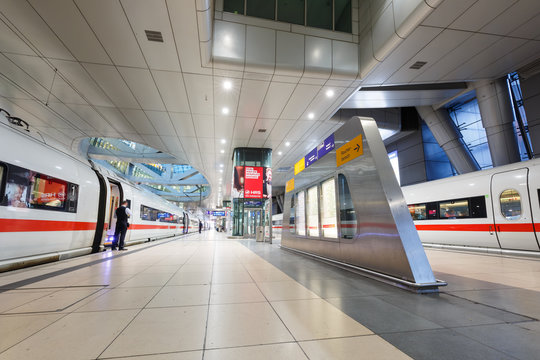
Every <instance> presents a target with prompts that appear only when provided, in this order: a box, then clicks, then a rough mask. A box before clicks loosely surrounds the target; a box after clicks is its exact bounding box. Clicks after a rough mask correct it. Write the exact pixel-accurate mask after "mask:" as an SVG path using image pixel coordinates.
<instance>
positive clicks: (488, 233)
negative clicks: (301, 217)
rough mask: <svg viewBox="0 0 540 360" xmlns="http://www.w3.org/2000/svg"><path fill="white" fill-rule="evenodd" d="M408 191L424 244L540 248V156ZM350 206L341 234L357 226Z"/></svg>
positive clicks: (277, 219)
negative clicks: (536, 158)
mask: <svg viewBox="0 0 540 360" xmlns="http://www.w3.org/2000/svg"><path fill="white" fill-rule="evenodd" d="M402 191H403V195H404V196H405V200H406V202H407V204H408V207H409V211H410V213H411V216H412V218H413V221H414V224H415V226H416V229H417V230H418V234H419V236H420V240H421V241H422V242H423V243H424V244H432V245H434V246H443V247H444V246H449V247H455V248H459V247H462V248H463V249H471V250H472V249H474V248H476V249H478V250H482V251H486V252H508V253H512V252H516V251H529V252H540V245H539V243H540V242H539V240H540V159H538V160H529V161H525V162H520V163H515V164H510V165H505V166H500V167H497V168H494V169H488V170H482V171H477V172H473V173H469V174H464V175H459V176H454V177H450V178H446V179H442V180H436V181H429V182H425V183H422V184H417V185H412V186H405V187H403V188H402ZM345 208H346V209H345V210H342V211H341V212H342V214H341V215H340V216H338V217H339V219H338V222H339V224H338V228H339V230H340V232H341V234H340V236H339V238H350V237H352V235H351V234H353V233H354V228H355V227H356V226H357V219H356V216H354V209H352V205H351V204H349V205H346V206H345ZM349 213H350V214H349ZM282 219H283V215H282V214H277V215H274V216H272V227H273V231H274V233H275V234H278V233H279V234H281V228H282V222H283V220H282ZM292 226H294V225H292Z"/></svg>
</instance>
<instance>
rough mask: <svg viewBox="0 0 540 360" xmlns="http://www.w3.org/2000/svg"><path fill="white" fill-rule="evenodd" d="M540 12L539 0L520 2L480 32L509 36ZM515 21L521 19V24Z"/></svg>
mask: <svg viewBox="0 0 540 360" xmlns="http://www.w3.org/2000/svg"><path fill="white" fill-rule="evenodd" d="M539 12H540V2H539V1H538V0H519V1H518V2H517V3H514V5H512V6H511V7H510V8H508V9H507V10H506V11H505V12H504V13H502V14H501V15H499V16H498V17H497V18H495V19H494V20H493V21H492V22H490V23H489V24H487V25H486V26H484V27H483V28H482V29H481V30H480V31H481V32H482V33H488V34H499V35H507V34H509V33H510V32H512V31H513V30H515V29H516V28H517V27H519V25H520V23H523V22H527V21H528V20H530V19H532V18H533V17H535V16H537V15H538V13H539ZM514 19H520V22H517V21H514Z"/></svg>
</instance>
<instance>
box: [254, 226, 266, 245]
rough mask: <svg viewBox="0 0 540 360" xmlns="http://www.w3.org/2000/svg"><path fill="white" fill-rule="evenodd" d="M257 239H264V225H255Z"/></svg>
mask: <svg viewBox="0 0 540 360" xmlns="http://www.w3.org/2000/svg"><path fill="white" fill-rule="evenodd" d="M256 235H257V236H256V238H257V241H260V242H263V241H264V226H257V234H256Z"/></svg>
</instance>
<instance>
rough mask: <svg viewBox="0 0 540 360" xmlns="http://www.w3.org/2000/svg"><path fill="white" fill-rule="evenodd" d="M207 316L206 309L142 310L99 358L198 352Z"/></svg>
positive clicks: (201, 307) (198, 307)
mask: <svg viewBox="0 0 540 360" xmlns="http://www.w3.org/2000/svg"><path fill="white" fill-rule="evenodd" d="M206 314H207V307H206V306H195V307H178V308H159V309H144V310H142V311H141V312H140V313H139V314H138V315H137V317H136V318H135V319H134V320H133V322H131V323H130V324H129V326H128V327H127V328H126V329H125V330H124V331H122V333H121V334H120V336H118V337H117V338H116V339H115V340H114V342H113V343H112V344H111V345H110V346H109V347H108V348H107V349H106V350H105V352H104V353H103V355H102V357H118V356H133V355H149V354H156V353H166V352H178V351H186V350H200V349H202V345H203V342H204V331H205V326H206Z"/></svg>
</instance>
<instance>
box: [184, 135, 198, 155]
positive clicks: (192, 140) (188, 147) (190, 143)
mask: <svg viewBox="0 0 540 360" xmlns="http://www.w3.org/2000/svg"><path fill="white" fill-rule="evenodd" d="M180 141H181V142H182V147H183V148H184V150H185V151H186V154H192V153H193V152H196V153H198V152H199V143H198V142H197V138H196V137H188V136H181V137H180ZM190 156H191V155H190Z"/></svg>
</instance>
